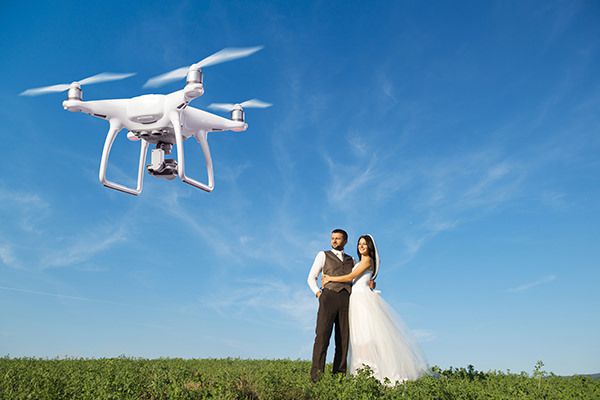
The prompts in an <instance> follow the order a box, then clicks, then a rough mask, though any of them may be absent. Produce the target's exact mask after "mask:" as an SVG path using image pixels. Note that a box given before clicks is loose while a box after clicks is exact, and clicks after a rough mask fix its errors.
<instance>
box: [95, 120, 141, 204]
mask: <svg viewBox="0 0 600 400" xmlns="http://www.w3.org/2000/svg"><path fill="white" fill-rule="evenodd" d="M121 129H123V125H121V123H120V122H119V121H118V120H116V119H111V120H110V129H109V130H108V134H107V135H106V140H105V141H104V149H103V150H102V159H101V160H100V172H99V175H98V177H99V179H100V182H101V183H102V184H103V185H104V186H106V187H108V188H111V189H115V190H119V191H121V192H125V193H129V194H132V195H134V196H137V195H139V194H140V193H141V192H142V186H143V183H144V165H145V164H146V154H147V152H148V142H146V141H145V140H141V141H140V158H139V163H138V175H137V187H136V188H135V189H134V188H130V187H127V186H124V185H121V184H118V183H115V182H112V181H109V180H108V179H106V169H107V167H108V157H109V155H110V149H111V147H112V145H113V142H114V141H115V139H116V137H117V135H118V133H119V132H120V131H121Z"/></svg>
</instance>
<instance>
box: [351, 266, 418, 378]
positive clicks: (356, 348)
mask: <svg viewBox="0 0 600 400" xmlns="http://www.w3.org/2000/svg"><path fill="white" fill-rule="evenodd" d="M370 279H371V271H370V270H367V271H365V273H364V274H363V275H361V276H360V277H359V278H357V279H356V280H355V281H354V284H353V286H352V294H351V295H350V305H349V309H348V318H349V323H350V347H349V353H348V357H349V360H350V361H349V365H350V369H349V372H350V373H351V374H356V372H357V370H358V369H360V368H364V367H365V366H369V368H371V370H372V371H373V375H374V377H375V378H377V379H378V380H379V381H380V382H382V383H383V382H384V379H385V378H388V379H389V380H390V383H391V384H392V385H393V384H395V383H396V381H398V382H404V381H406V380H414V379H417V378H418V377H420V376H422V375H424V374H426V373H427V369H428V367H427V363H426V361H425V359H424V358H423V356H422V355H421V354H420V352H419V349H418V347H417V344H416V343H415V341H414V339H413V338H412V337H411V335H410V332H409V331H408V330H407V329H406V328H405V326H404V324H403V323H402V321H401V320H400V318H399V317H398V316H397V315H396V314H395V313H394V311H393V310H392V308H391V307H390V306H389V305H388V304H387V303H386V302H385V301H384V300H383V299H382V298H381V295H380V294H379V293H378V292H374V291H372V290H371V289H370V288H369V286H368V283H369V280H370Z"/></svg>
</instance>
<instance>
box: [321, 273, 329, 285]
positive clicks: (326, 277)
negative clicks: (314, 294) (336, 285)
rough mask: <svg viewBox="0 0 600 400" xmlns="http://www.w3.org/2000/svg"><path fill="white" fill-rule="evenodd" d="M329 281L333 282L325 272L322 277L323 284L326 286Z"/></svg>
mask: <svg viewBox="0 0 600 400" xmlns="http://www.w3.org/2000/svg"><path fill="white" fill-rule="evenodd" d="M329 282H331V280H330V279H329V275H325V274H323V276H322V277H321V286H325V285H327V284H328V283H329Z"/></svg>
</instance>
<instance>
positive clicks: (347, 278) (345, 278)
mask: <svg viewBox="0 0 600 400" xmlns="http://www.w3.org/2000/svg"><path fill="white" fill-rule="evenodd" d="M370 266H371V257H368V256H363V257H362V258H361V260H360V262H359V263H358V265H357V266H356V267H354V270H353V271H352V272H351V273H349V274H346V275H339V276H331V275H325V276H324V277H323V281H324V282H352V280H353V279H354V278H356V277H357V276H360V275H361V274H362V273H363V272H365V271H366V269H367V268H369V267H370Z"/></svg>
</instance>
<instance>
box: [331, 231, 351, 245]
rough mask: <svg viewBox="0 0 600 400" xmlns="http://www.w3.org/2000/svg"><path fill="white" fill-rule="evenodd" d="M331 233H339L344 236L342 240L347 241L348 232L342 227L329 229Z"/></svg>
mask: <svg viewBox="0 0 600 400" xmlns="http://www.w3.org/2000/svg"><path fill="white" fill-rule="evenodd" d="M331 233H341V234H342V235H343V236H344V241H346V242H347V241H348V233H346V231H345V230H343V229H334V230H332V231H331Z"/></svg>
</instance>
